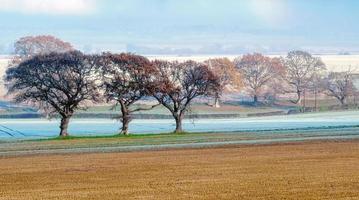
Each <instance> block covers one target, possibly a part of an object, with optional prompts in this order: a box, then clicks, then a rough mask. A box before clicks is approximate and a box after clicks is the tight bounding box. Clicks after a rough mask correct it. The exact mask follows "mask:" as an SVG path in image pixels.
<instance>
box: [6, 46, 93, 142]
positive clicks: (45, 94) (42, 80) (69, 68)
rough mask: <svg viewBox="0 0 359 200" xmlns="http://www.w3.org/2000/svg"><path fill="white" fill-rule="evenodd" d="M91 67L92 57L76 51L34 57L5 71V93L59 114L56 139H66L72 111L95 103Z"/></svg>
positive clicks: (17, 99)
mask: <svg viewBox="0 0 359 200" xmlns="http://www.w3.org/2000/svg"><path fill="white" fill-rule="evenodd" d="M94 67H95V63H94V62H93V59H92V57H90V56H86V55H84V54H82V53H81V52H78V51H72V52H66V53H51V54H43V55H37V56H34V57H32V58H30V59H27V60H25V61H23V62H21V63H20V64H19V65H16V66H14V67H11V68H9V69H8V70H7V71H6V75H5V81H6V86H7V88H8V94H11V95H14V100H15V101H16V102H18V103H30V104H34V105H35V106H37V107H38V108H39V109H41V110H43V111H44V112H46V113H47V114H49V115H50V116H53V115H54V114H58V115H60V116H61V125H60V136H62V137H66V136H68V135H69V133H68V131H67V129H68V125H69V121H70V119H71V117H72V116H73V115H74V113H75V111H76V110H78V109H85V108H86V105H87V104H86V103H89V102H93V101H98V100H99V99H98V98H97V97H98V96H99V93H98V90H97V85H96V78H95V77H93V73H94Z"/></svg>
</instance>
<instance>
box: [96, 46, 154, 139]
mask: <svg viewBox="0 0 359 200" xmlns="http://www.w3.org/2000/svg"><path fill="white" fill-rule="evenodd" d="M99 60H100V62H99V67H100V73H101V76H102V80H103V88H104V96H105V97H106V99H107V101H108V102H110V101H115V102H116V105H117V104H118V105H120V108H121V116H120V119H121V121H122V130H121V133H120V134H125V135H128V134H129V123H130V121H131V114H132V113H134V112H137V111H140V110H148V109H151V108H153V107H154V106H156V105H153V106H150V107H147V108H146V107H141V106H140V107H137V108H133V105H134V104H135V103H136V102H137V101H138V100H140V99H142V98H143V97H145V96H148V95H149V87H153V81H154V74H155V73H156V72H157V71H156V68H155V67H154V66H153V65H152V63H151V62H150V61H149V60H148V59H147V58H145V57H143V56H138V55H134V54H130V53H122V54H111V53H105V54H103V55H102V56H101V58H100V59H99Z"/></svg>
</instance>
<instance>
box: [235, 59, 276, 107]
mask: <svg viewBox="0 0 359 200" xmlns="http://www.w3.org/2000/svg"><path fill="white" fill-rule="evenodd" d="M235 62H236V66H237V67H238V69H239V72H240V74H241V75H242V79H243V82H244V85H245V87H247V89H248V90H249V92H250V94H251V95H252V97H253V104H254V105H256V104H257V103H258V97H259V95H260V94H261V93H262V92H263V90H264V89H265V88H266V87H267V86H268V85H269V83H271V81H274V79H276V78H277V77H279V75H280V74H281V73H282V72H283V65H282V63H281V61H280V59H278V58H270V57H267V56H263V55H262V54H259V53H255V54H247V55H244V56H243V57H242V58H240V59H236V61H235Z"/></svg>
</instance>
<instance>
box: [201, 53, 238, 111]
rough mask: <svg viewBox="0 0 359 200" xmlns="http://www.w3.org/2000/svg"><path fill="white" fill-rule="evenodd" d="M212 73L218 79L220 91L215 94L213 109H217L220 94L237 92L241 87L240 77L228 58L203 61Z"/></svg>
mask: <svg viewBox="0 0 359 200" xmlns="http://www.w3.org/2000/svg"><path fill="white" fill-rule="evenodd" d="M205 63H206V64H207V65H208V66H209V68H210V69H211V70H212V72H213V73H214V74H215V75H216V76H217V77H218V79H219V84H220V87H221V89H219V90H218V92H217V93H216V94H215V97H214V98H215V102H214V105H213V106H214V107H216V108H219V107H220V103H219V100H220V98H221V95H222V94H221V92H224V90H226V89H228V90H232V91H233V90H238V89H239V88H241V86H242V85H243V83H242V79H241V75H240V73H239V70H238V68H236V66H235V64H234V63H233V62H232V61H230V60H229V59H228V58H215V59H209V60H207V61H205Z"/></svg>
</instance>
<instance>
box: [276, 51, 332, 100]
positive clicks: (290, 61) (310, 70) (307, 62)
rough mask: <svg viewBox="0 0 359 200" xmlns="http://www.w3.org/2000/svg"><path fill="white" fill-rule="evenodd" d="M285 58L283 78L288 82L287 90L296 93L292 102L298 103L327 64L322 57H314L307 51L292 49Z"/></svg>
mask: <svg viewBox="0 0 359 200" xmlns="http://www.w3.org/2000/svg"><path fill="white" fill-rule="evenodd" d="M283 60H284V66H285V73H284V76H283V78H284V80H286V82H287V84H288V89H286V92H287V93H295V94H296V96H297V97H296V99H295V100H292V101H291V102H292V103H295V104H298V103H299V102H300V101H301V99H302V96H303V92H305V90H306V89H308V85H309V83H310V81H311V80H312V79H313V77H314V76H315V75H316V74H317V73H318V72H320V71H321V70H324V69H325V65H324V63H323V62H322V60H321V59H320V58H317V57H313V56H312V55H311V54H309V53H308V52H305V51H291V52H289V53H288V55H287V57H285V58H284V59H283Z"/></svg>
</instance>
